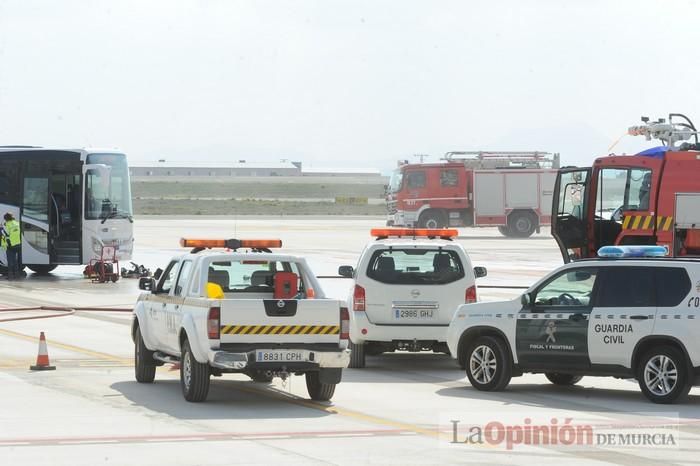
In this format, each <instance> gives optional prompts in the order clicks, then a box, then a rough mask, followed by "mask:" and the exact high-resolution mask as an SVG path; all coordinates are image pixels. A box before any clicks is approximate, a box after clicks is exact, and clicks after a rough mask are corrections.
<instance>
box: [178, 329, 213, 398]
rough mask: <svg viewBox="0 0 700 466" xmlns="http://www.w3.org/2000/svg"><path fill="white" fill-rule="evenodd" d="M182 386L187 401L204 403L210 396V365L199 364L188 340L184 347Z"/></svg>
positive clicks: (181, 367) (181, 365) (181, 373)
mask: <svg viewBox="0 0 700 466" xmlns="http://www.w3.org/2000/svg"><path fill="white" fill-rule="evenodd" d="M180 386H181V387H182V395H183V396H184V397H185V399H186V400H187V401H192V402H199V401H204V400H206V399H207V395H208V394H209V365H208V364H202V363H201V362H197V360H196V359H195V358H194V355H193V354H192V349H191V348H190V342H189V341H187V340H185V343H184V344H183V345H182V360H181V361H180Z"/></svg>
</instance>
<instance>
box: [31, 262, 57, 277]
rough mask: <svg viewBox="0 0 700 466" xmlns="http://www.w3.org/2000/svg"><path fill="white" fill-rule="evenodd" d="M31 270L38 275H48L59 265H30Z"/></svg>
mask: <svg viewBox="0 0 700 466" xmlns="http://www.w3.org/2000/svg"><path fill="white" fill-rule="evenodd" d="M27 267H29V270H31V271H32V272H34V273H35V274H37V275H46V274H48V273H50V272H51V271H53V270H54V269H55V268H56V267H58V266H57V265H44V264H38V265H28V266H27Z"/></svg>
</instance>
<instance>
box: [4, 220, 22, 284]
mask: <svg viewBox="0 0 700 466" xmlns="http://www.w3.org/2000/svg"><path fill="white" fill-rule="evenodd" d="M3 218H4V219H5V225H4V226H3V231H4V234H3V236H4V238H5V241H4V242H5V247H6V248H7V249H6V253H7V278H8V280H14V279H16V278H19V277H20V274H19V263H20V257H21V255H22V232H21V230H20V226H19V222H18V221H17V220H15V217H14V216H13V215H12V214H11V213H9V212H8V213H6V214H5V216H4V217H3Z"/></svg>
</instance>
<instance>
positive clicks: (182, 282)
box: [175, 261, 192, 296]
mask: <svg viewBox="0 0 700 466" xmlns="http://www.w3.org/2000/svg"><path fill="white" fill-rule="evenodd" d="M191 270H192V261H184V262H183V263H182V267H180V276H179V277H178V278H177V285H175V296H182V295H183V294H185V286H186V285H187V280H189V278H190V271H191Z"/></svg>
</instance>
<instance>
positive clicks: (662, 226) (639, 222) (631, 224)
mask: <svg viewBox="0 0 700 466" xmlns="http://www.w3.org/2000/svg"><path fill="white" fill-rule="evenodd" d="M672 226H673V217H671V216H665V215H658V216H656V229H657V230H658V231H669V230H670V229H671V227H672ZM622 228H623V229H624V230H652V229H653V228H654V216H653V215H625V218H624V220H623V221H622Z"/></svg>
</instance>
